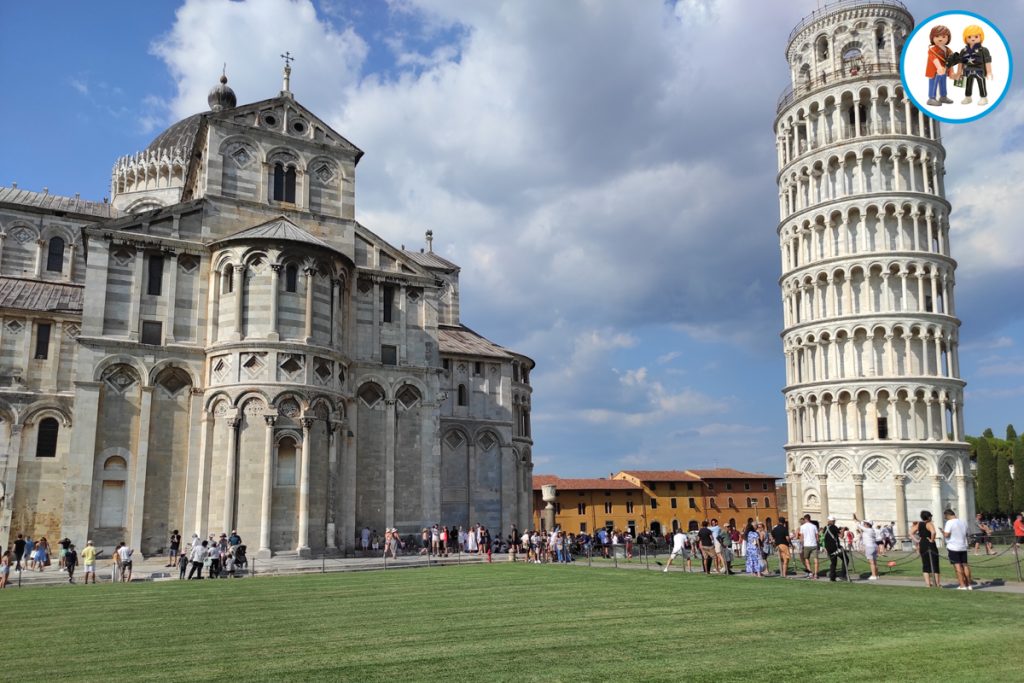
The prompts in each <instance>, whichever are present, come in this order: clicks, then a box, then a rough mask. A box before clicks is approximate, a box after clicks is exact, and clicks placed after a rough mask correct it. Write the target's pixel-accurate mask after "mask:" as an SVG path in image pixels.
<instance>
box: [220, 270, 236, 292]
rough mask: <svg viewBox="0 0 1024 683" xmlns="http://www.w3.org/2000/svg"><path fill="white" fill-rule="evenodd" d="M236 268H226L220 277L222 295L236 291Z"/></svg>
mask: <svg viewBox="0 0 1024 683" xmlns="http://www.w3.org/2000/svg"><path fill="white" fill-rule="evenodd" d="M234 271H235V267H234V266H224V272H223V273H221V275H220V293H221V294H230V293H231V292H233V291H235V278H234V274H235V272H234Z"/></svg>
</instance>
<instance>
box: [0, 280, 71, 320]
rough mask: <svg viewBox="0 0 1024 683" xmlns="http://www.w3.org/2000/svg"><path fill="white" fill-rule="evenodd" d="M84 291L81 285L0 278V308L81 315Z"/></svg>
mask: <svg viewBox="0 0 1024 683" xmlns="http://www.w3.org/2000/svg"><path fill="white" fill-rule="evenodd" d="M84 291H85V287H83V286H82V285H72V284H68V283H66V282H42V281H40V280H23V279H19V278H13V277H0V308H17V309H21V310H23V311H66V312H69V313H81V312H82V294H83V292H84Z"/></svg>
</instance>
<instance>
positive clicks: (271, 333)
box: [267, 263, 281, 341]
mask: <svg viewBox="0 0 1024 683" xmlns="http://www.w3.org/2000/svg"><path fill="white" fill-rule="evenodd" d="M280 296H281V264H280V263H275V264H273V265H271V266H270V325H269V329H268V332H267V339H269V340H270V341H277V340H278V339H280V338H281V335H280V333H279V332H278V331H277V305H278V299H279V298H280Z"/></svg>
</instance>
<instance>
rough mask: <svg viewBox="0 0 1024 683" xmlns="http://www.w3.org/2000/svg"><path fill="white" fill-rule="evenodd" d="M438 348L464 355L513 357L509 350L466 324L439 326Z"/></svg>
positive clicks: (441, 350) (442, 351)
mask: <svg viewBox="0 0 1024 683" xmlns="http://www.w3.org/2000/svg"><path fill="white" fill-rule="evenodd" d="M437 329H438V342H437V346H438V350H439V351H440V352H441V353H457V354H461V355H464V356H488V357H490V358H512V354H510V353H509V352H508V351H507V350H505V349H503V348H502V347H500V346H498V345H497V344H495V343H494V342H492V341H490V340H489V339H485V338H484V337H482V336H480V335H479V334H477V333H476V332H474V331H473V330H471V329H469V328H468V327H466V326H465V325H459V326H457V327H452V326H449V325H440V326H438V328H437Z"/></svg>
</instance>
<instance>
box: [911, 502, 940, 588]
mask: <svg viewBox="0 0 1024 683" xmlns="http://www.w3.org/2000/svg"><path fill="white" fill-rule="evenodd" d="M910 535H911V536H912V537H913V538H914V539H915V541H916V542H915V544H914V549H915V550H917V553H918V554H919V555H920V556H921V572H922V574H923V575H924V585H925V586H927V587H928V588H931V587H932V586H935V587H936V588H942V580H941V579H940V577H939V546H938V544H937V543H936V542H935V539H936V531H935V525H934V524H933V523H932V513H930V512H928V511H927V510H921V521H920V522H914V525H913V526H912V527H911V529H910Z"/></svg>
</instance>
